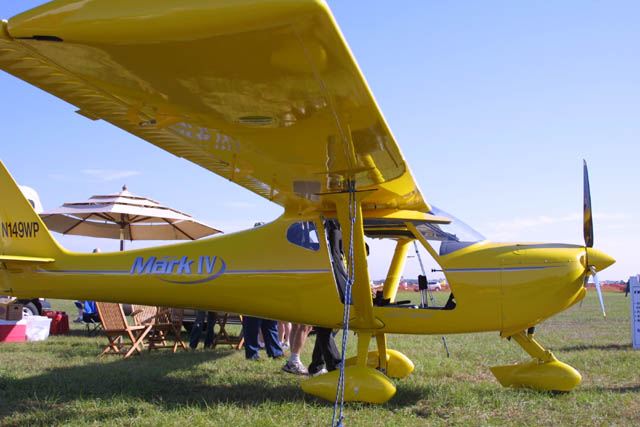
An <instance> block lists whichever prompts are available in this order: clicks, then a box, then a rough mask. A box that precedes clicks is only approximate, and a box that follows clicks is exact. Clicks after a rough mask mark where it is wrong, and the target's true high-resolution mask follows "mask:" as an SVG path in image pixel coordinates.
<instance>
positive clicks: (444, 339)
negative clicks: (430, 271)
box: [413, 240, 449, 357]
mask: <svg viewBox="0 0 640 427" xmlns="http://www.w3.org/2000/svg"><path fill="white" fill-rule="evenodd" d="M413 247H414V248H415V250H416V256H417V257H418V262H419V263H420V269H421V270H422V275H423V276H424V277H425V280H426V278H427V272H426V271H425V269H424V264H422V257H421V256H420V251H418V244H417V243H416V241H415V240H414V241H413ZM427 294H428V295H429V299H430V300H431V306H432V307H435V306H436V300H435V298H434V297H433V292H431V291H430V290H429V281H427ZM420 298H421V299H422V307H423V308H424V307H425V305H426V304H425V301H424V293H423V291H422V290H421V291H420ZM442 344H444V351H446V352H447V357H449V346H448V345H447V337H445V336H444V335H443V336H442Z"/></svg>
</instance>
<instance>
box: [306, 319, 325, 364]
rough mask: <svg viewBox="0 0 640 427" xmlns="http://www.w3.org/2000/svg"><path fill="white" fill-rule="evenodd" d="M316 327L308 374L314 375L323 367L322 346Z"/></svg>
mask: <svg viewBox="0 0 640 427" xmlns="http://www.w3.org/2000/svg"><path fill="white" fill-rule="evenodd" d="M317 331H318V328H316V342H315V344H314V345H313V354H312V355H311V364H310V365H309V369H308V370H309V375H314V374H316V373H318V372H320V371H321V370H322V368H323V367H324V357H323V355H322V348H321V344H320V335H318V332H317Z"/></svg>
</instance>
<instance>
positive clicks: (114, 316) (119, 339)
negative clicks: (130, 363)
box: [96, 302, 152, 359]
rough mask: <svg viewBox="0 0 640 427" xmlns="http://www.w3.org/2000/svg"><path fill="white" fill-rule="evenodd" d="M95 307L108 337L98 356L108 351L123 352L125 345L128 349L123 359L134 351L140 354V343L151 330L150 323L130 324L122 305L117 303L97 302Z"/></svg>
mask: <svg viewBox="0 0 640 427" xmlns="http://www.w3.org/2000/svg"><path fill="white" fill-rule="evenodd" d="M96 307H97V308H98V314H99V315H100V321H101V322H102V326H103V328H104V333H105V335H106V336H107V338H108V339H109V344H107V347H106V348H105V349H104V351H103V352H102V354H100V356H99V357H102V356H104V355H105V354H108V353H115V354H123V351H124V350H125V349H126V348H127V347H129V350H128V351H127V352H126V353H125V354H124V358H125V359H126V358H127V357H129V356H131V354H133V352H134V351H136V352H137V353H138V354H141V351H140V345H141V344H142V342H143V340H144V338H145V337H146V336H147V335H148V334H149V332H150V331H151V327H152V325H139V326H138V325H134V326H130V325H129V324H128V323H127V318H126V317H125V315H124V311H122V305H120V304H117V303H111V302H98V303H96ZM126 339H129V341H130V343H128V342H125V340H126Z"/></svg>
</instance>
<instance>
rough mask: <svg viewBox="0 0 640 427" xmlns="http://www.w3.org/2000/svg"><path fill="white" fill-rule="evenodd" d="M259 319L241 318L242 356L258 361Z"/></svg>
mask: <svg viewBox="0 0 640 427" xmlns="http://www.w3.org/2000/svg"><path fill="white" fill-rule="evenodd" d="M259 328H260V319H258V318H256V317H251V316H243V317H242V330H243V334H244V355H245V357H246V358H247V359H258V358H259V355H258V350H260V348H259V347H258V329H259Z"/></svg>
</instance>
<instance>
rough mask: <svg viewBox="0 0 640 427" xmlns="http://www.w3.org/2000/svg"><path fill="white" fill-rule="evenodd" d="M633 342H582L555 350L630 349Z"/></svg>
mask: <svg viewBox="0 0 640 427" xmlns="http://www.w3.org/2000/svg"><path fill="white" fill-rule="evenodd" d="M630 349H631V344H602V345H590V344H581V345H574V346H571V347H558V348H554V349H553V350H557V351H585V350H616V351H618V350H630Z"/></svg>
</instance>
